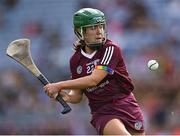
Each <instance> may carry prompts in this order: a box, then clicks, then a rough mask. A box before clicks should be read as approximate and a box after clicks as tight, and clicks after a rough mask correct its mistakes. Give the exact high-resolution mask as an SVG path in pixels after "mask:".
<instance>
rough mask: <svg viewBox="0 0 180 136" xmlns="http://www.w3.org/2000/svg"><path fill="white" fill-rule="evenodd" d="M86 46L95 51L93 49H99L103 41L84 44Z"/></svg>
mask: <svg viewBox="0 0 180 136" xmlns="http://www.w3.org/2000/svg"><path fill="white" fill-rule="evenodd" d="M86 46H87V47H88V48H90V49H91V50H93V51H95V50H99V49H100V48H101V47H102V46H103V43H95V44H86Z"/></svg>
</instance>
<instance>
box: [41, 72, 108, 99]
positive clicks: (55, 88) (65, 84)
mask: <svg viewBox="0 0 180 136" xmlns="http://www.w3.org/2000/svg"><path fill="white" fill-rule="evenodd" d="M107 75H108V72H107V71H105V70H99V69H94V70H93V72H92V74H91V75H89V76H85V77H81V78H77V79H73V80H67V81H61V82H57V83H51V84H48V85H46V86H44V90H45V92H46V93H47V94H48V95H49V96H52V95H54V94H57V93H58V92H60V91H61V90H63V89H67V90H82V89H85V88H89V87H94V86H96V85H97V84H98V83H99V82H101V81H102V80H103V79H104V78H105V77H106V76H107Z"/></svg>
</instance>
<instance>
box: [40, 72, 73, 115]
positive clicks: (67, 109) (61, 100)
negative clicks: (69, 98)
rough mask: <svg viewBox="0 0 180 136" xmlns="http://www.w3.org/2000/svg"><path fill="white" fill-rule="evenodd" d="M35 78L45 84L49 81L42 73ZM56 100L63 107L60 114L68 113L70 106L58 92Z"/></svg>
mask: <svg viewBox="0 0 180 136" xmlns="http://www.w3.org/2000/svg"><path fill="white" fill-rule="evenodd" d="M37 78H38V79H39V80H40V81H41V83H42V84H43V85H47V84H49V83H50V82H49V81H48V80H47V78H46V77H45V76H44V75H43V74H40V75H39V76H38V77H37ZM56 100H57V101H58V102H59V103H60V104H61V105H62V106H63V108H64V109H63V110H62V111H61V113H62V114H66V113H68V112H70V111H71V108H70V106H69V105H68V104H67V103H66V102H65V101H64V100H63V99H62V97H61V96H60V95H59V94H58V95H57V96H56Z"/></svg>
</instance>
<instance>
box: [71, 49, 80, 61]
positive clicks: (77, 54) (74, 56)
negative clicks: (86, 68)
mask: <svg viewBox="0 0 180 136" xmlns="http://www.w3.org/2000/svg"><path fill="white" fill-rule="evenodd" d="M80 55H81V53H80V49H78V50H76V51H75V52H74V53H73V54H72V56H71V58H70V64H76V63H77V61H78V60H79V59H80Z"/></svg>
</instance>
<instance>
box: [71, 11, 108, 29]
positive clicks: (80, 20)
mask: <svg viewBox="0 0 180 136" xmlns="http://www.w3.org/2000/svg"><path fill="white" fill-rule="evenodd" d="M100 23H104V24H105V23H106V19H105V16H104V13H103V12H101V11H100V10H97V9H92V8H83V9H80V10H79V11H77V12H76V13H75V14H74V18H73V24H74V28H81V27H85V26H90V25H95V24H100Z"/></svg>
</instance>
